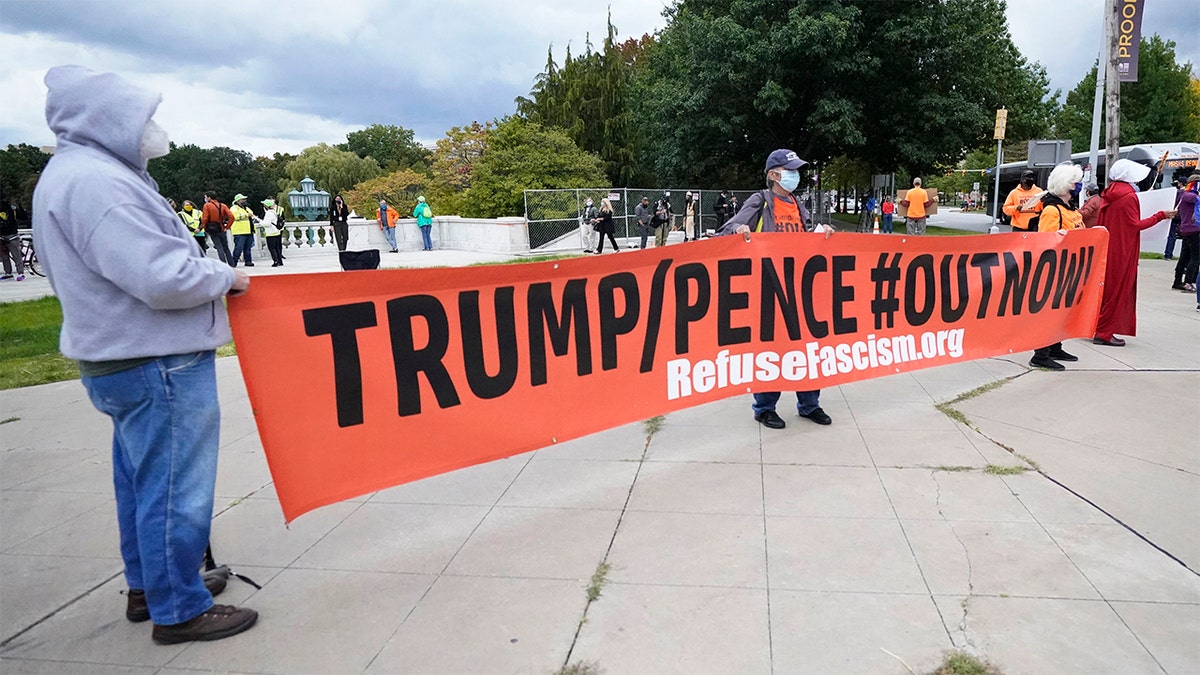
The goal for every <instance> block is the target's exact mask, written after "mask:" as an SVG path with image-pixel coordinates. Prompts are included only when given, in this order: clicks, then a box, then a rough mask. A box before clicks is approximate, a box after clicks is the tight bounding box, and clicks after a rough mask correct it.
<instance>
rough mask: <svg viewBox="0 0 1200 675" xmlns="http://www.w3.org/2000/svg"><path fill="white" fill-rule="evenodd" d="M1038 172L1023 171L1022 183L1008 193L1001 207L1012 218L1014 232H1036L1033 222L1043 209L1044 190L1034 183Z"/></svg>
mask: <svg viewBox="0 0 1200 675" xmlns="http://www.w3.org/2000/svg"><path fill="white" fill-rule="evenodd" d="M1035 178H1037V174H1035V173H1034V172H1033V171H1030V170H1029V169H1026V170H1024V171H1022V172H1021V184H1020V185H1018V186H1017V187H1015V188H1013V189H1012V192H1009V193H1008V197H1007V198H1005V200H1004V206H1003V207H1002V208H1001V210H1002V211H1004V213H1005V215H1007V216H1008V217H1009V218H1011V219H1012V230H1013V232H1034V231H1036V230H1037V227H1036V226H1035V224H1034V223H1033V222H1032V221H1033V219H1034V218H1035V217H1037V214H1038V212H1040V211H1041V210H1042V202H1041V196H1042V192H1043V190H1042V189H1041V188H1040V187H1038V186H1037V185H1034V179H1035Z"/></svg>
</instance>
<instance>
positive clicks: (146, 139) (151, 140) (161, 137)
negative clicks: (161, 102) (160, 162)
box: [142, 120, 171, 161]
mask: <svg viewBox="0 0 1200 675" xmlns="http://www.w3.org/2000/svg"><path fill="white" fill-rule="evenodd" d="M170 151H171V139H170V138H168V137H167V131H166V130H165V129H163V128H162V127H160V126H158V122H155V121H154V120H150V121H149V122H147V123H146V130H145V131H143V132H142V159H143V160H145V161H150V160H152V159H154V158H155V157H162V156H164V155H166V154H167V153H168V152H170Z"/></svg>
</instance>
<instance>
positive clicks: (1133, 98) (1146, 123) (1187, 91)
mask: <svg viewBox="0 0 1200 675" xmlns="http://www.w3.org/2000/svg"><path fill="white" fill-rule="evenodd" d="M1194 82H1195V80H1193V79H1192V64H1191V63H1190V62H1187V63H1179V62H1178V61H1177V60H1176V57H1175V43H1174V42H1172V41H1170V40H1163V39H1162V38H1160V37H1159V36H1157V35H1151V36H1150V37H1149V38H1142V42H1141V49H1140V52H1139V57H1138V80H1137V82H1122V83H1121V145H1134V144H1137V143H1165V142H1171V141H1195V140H1197V139H1200V116H1198V113H1197V112H1196V111H1197V110H1200V86H1197V85H1195V84H1193V83H1194ZM1095 95H1096V67H1095V66H1092V70H1091V71H1090V72H1088V74H1087V75H1085V76H1084V78H1083V80H1082V81H1081V82H1080V83H1079V84H1078V85H1077V86H1076V87H1075V88H1074V89H1072V90H1071V91H1070V92H1069V93H1068V94H1067V97H1066V102H1065V104H1064V105H1063V107H1062V111H1061V112H1060V113H1059V115H1058V117H1057V119H1056V120H1055V125H1054V129H1055V136H1056V137H1057V138H1069V139H1071V145H1072V147H1073V148H1074V149H1075V151H1076V152H1079V151H1082V150H1084V149H1086V148H1087V147H1088V145H1089V144H1090V143H1091V135H1092V104H1093V101H1094V97H1095ZM1105 127H1106V125H1105V124H1104V120H1103V118H1102V119H1101V120H1100V129H1101V131H1100V138H1101V143H1103V139H1104V138H1105V137H1106V136H1105V134H1106V131H1105Z"/></svg>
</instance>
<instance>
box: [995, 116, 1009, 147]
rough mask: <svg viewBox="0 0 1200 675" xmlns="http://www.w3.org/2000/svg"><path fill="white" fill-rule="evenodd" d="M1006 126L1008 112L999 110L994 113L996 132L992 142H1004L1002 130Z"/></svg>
mask: <svg viewBox="0 0 1200 675" xmlns="http://www.w3.org/2000/svg"><path fill="white" fill-rule="evenodd" d="M1007 126H1008V111H1007V110H1005V109H1004V108H1001V109H999V110H997V111H996V130H995V133H994V134H993V136H992V140H995V141H1002V140H1004V128H1005V127H1007Z"/></svg>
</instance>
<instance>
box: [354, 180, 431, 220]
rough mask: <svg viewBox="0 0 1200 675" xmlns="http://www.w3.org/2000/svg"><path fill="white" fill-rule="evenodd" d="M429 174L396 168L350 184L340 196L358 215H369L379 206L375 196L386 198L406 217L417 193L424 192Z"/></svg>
mask: <svg viewBox="0 0 1200 675" xmlns="http://www.w3.org/2000/svg"><path fill="white" fill-rule="evenodd" d="M428 184H429V177H428V176H426V175H424V174H420V173H417V172H415V171H413V170H412V169H399V170H396V171H393V172H391V173H388V174H384V175H382V176H378V177H376V178H372V179H371V180H366V181H363V182H361V183H359V184H358V185H355V186H354V189H352V190H349V191H348V192H346V193H345V194H344V195H343V197H344V198H345V199H346V204H347V205H348V206H349V207H350V208H351V209H354V210H355V211H357V212H358V214H359V215H361V216H363V217H364V218H369V217H370V214H371V213H373V212H374V211H375V210H376V209H378V208H379V200H380V199H386V200H387V203H388V205H389V206H391V207H392V208H394V209H396V211H397V212H398V213H399V214H400V216H401V217H402V218H403V217H407V216H408V215H409V214H411V213H412V211H413V207H414V206H416V204H417V197H418V196H421V195H422V194H424V192H425V188H426V186H427V185H428Z"/></svg>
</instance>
